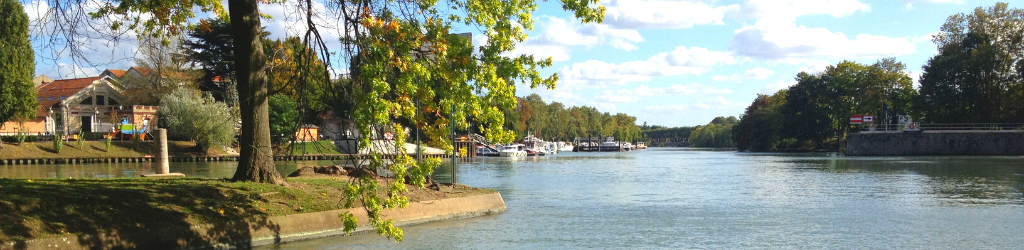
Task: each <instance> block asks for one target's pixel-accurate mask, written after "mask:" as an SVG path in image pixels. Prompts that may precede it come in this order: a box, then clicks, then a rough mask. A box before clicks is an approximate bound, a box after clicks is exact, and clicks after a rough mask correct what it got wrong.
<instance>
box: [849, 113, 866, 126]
mask: <svg viewBox="0 0 1024 250" xmlns="http://www.w3.org/2000/svg"><path fill="white" fill-rule="evenodd" d="M862 121H864V116H860V115H851V116H850V124H860V123H861V122H862Z"/></svg>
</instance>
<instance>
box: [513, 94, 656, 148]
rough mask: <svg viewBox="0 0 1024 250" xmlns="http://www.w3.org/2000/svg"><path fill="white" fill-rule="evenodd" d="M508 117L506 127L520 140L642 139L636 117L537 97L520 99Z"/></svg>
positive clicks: (631, 140) (535, 95)
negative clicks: (532, 137)
mask: <svg viewBox="0 0 1024 250" xmlns="http://www.w3.org/2000/svg"><path fill="white" fill-rule="evenodd" d="M504 114H505V127H506V128H508V129H510V130H512V131H513V132H515V137H516V139H517V140H521V139H523V138H524V137H525V136H527V135H528V134H532V135H535V136H537V137H539V138H543V139H545V140H551V141H572V140H573V139H575V138H577V137H580V138H585V137H609V136H611V137H615V139H616V140H619V141H625V142H633V141H638V140H641V139H642V133H641V132H640V126H637V125H636V117H633V116H630V115H627V114H624V113H617V114H614V115H613V114H611V113H608V112H604V113H602V112H601V111H599V110H598V109H597V108H594V107H589V106H572V107H566V106H565V105H564V104H562V103H559V102H551V103H550V104H549V103H547V102H545V101H544V100H543V99H542V98H541V97H540V96H539V95H537V94H531V95H529V96H526V97H517V98H516V106H515V108H513V109H512V110H506V111H505V112H504Z"/></svg>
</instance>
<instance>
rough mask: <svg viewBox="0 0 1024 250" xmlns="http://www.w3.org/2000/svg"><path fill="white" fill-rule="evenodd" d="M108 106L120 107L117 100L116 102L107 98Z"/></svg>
mask: <svg viewBox="0 0 1024 250" xmlns="http://www.w3.org/2000/svg"><path fill="white" fill-rule="evenodd" d="M107 105H110V106H114V105H118V103H117V100H114V98H107Z"/></svg>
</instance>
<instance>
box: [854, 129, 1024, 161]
mask: <svg viewBox="0 0 1024 250" xmlns="http://www.w3.org/2000/svg"><path fill="white" fill-rule="evenodd" d="M846 155H848V156H905V155H1024V131H927V132H925V133H854V134H849V135H848V139H847V144H846Z"/></svg>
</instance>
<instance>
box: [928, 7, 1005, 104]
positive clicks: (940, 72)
mask: <svg viewBox="0 0 1024 250" xmlns="http://www.w3.org/2000/svg"><path fill="white" fill-rule="evenodd" d="M1022 26H1024V10H1022V9H1011V8H1008V5H1007V4H1006V3H997V4H996V5H995V6H992V7H989V8H982V7H978V8H977V9H975V10H974V12H970V13H969V14H957V15H953V16H950V17H949V19H947V21H946V23H945V24H944V25H942V28H941V32H939V33H938V34H937V35H936V36H935V37H934V39H933V41H934V42H935V44H936V46H937V49H938V51H939V53H938V54H937V55H935V56H934V57H932V58H931V59H929V60H928V62H927V63H926V64H925V66H924V67H923V70H924V72H923V74H922V75H921V81H920V83H921V87H920V92H921V95H920V97H919V98H917V103H918V107H920V113H921V115H922V116H923V118H925V120H927V121H928V122H933V123H1021V122H1024V103H1022V102H1021V101H1020V100H1022V99H1024V47H1022V46H1021V44H1022V43H1024V29H1021V27H1022Z"/></svg>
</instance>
